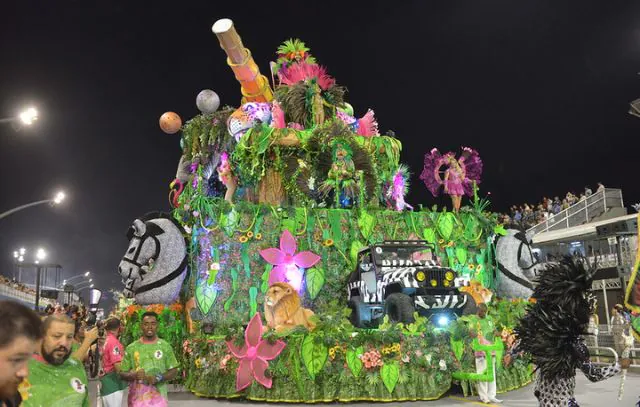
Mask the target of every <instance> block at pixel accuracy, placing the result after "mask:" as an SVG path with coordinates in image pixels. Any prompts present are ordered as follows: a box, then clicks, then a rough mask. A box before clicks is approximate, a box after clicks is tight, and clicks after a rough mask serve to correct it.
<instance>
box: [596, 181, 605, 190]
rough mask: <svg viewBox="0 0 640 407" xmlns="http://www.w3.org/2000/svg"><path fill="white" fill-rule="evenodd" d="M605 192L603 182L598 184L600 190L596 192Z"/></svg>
mask: <svg viewBox="0 0 640 407" xmlns="http://www.w3.org/2000/svg"><path fill="white" fill-rule="evenodd" d="M603 191H604V184H603V183H602V182H598V189H596V192H603Z"/></svg>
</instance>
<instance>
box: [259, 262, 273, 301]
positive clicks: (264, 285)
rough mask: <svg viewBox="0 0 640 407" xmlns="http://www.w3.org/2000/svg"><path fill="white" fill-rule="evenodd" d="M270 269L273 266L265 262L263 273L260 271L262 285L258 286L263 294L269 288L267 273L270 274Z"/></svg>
mask: <svg viewBox="0 0 640 407" xmlns="http://www.w3.org/2000/svg"><path fill="white" fill-rule="evenodd" d="M271 269H273V266H272V265H271V264H267V265H265V266H264V273H262V277H261V279H262V285H261V286H260V291H261V292H262V294H265V293H266V292H267V291H268V290H269V274H271Z"/></svg>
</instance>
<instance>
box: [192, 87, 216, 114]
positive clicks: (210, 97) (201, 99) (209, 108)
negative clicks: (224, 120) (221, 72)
mask: <svg viewBox="0 0 640 407" xmlns="http://www.w3.org/2000/svg"><path fill="white" fill-rule="evenodd" d="M196 106H198V110H200V111H201V112H202V113H205V114H211V113H213V112H215V111H216V110H218V107H220V97H219V96H218V94H217V93H216V92H214V91H212V90H210V89H205V90H203V91H201V92H200V93H198V96H197V97H196Z"/></svg>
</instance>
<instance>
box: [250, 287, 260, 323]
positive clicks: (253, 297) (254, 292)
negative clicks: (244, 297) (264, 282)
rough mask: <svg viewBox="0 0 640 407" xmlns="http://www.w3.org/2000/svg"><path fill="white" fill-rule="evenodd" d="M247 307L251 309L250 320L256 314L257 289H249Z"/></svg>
mask: <svg viewBox="0 0 640 407" xmlns="http://www.w3.org/2000/svg"><path fill="white" fill-rule="evenodd" d="M249 306H250V307H251V310H250V311H249V319H251V318H253V316H254V315H255V314H256V312H258V289H257V288H256V287H251V288H249Z"/></svg>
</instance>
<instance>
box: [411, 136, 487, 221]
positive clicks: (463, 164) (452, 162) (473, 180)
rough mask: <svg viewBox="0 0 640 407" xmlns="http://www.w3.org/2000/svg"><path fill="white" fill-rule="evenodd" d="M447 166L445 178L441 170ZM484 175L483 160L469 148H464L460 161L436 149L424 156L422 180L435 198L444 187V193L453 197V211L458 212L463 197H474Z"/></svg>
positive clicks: (451, 153)
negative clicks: (475, 188)
mask: <svg viewBox="0 0 640 407" xmlns="http://www.w3.org/2000/svg"><path fill="white" fill-rule="evenodd" d="M443 166H446V167H447V169H446V170H444V177H443V176H442V174H441V172H442V171H441V168H442V167H443ZM481 175H482V160H481V159H480V155H478V152H477V151H475V150H474V149H472V148H469V147H463V148H462V154H461V155H460V158H459V159H456V155H455V153H453V152H448V153H446V154H445V155H441V154H440V151H438V149H437V148H434V149H433V150H431V151H430V152H429V153H427V154H425V156H424V168H423V170H422V174H420V179H421V180H422V181H423V182H424V184H425V186H426V187H427V189H429V191H431V193H432V194H433V196H438V194H439V192H440V186H441V185H444V192H445V193H446V194H447V195H449V196H451V201H452V202H453V210H454V211H455V212H458V211H459V210H460V205H461V203H462V196H463V195H464V194H467V195H468V196H473V193H474V184H475V185H477V184H480V176H481Z"/></svg>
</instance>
